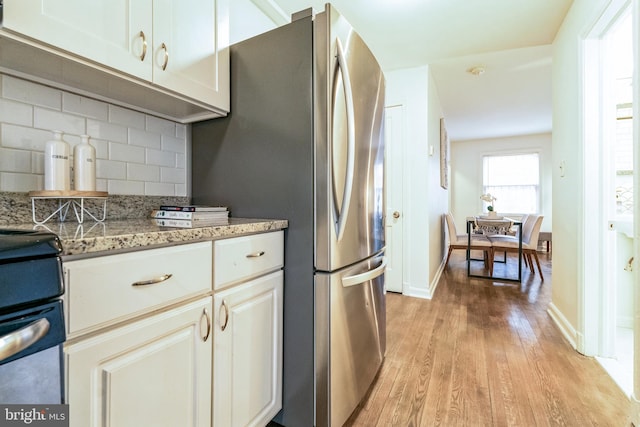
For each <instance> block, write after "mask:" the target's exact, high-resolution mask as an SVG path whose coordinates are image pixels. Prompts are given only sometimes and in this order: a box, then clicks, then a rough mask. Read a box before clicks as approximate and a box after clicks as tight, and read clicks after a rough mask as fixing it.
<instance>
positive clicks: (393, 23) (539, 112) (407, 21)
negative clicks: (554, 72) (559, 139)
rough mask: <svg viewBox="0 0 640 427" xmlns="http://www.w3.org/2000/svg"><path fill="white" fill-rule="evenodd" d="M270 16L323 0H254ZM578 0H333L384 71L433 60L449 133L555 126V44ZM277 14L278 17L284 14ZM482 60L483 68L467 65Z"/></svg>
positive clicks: (457, 136) (471, 135)
mask: <svg viewBox="0 0 640 427" xmlns="http://www.w3.org/2000/svg"><path fill="white" fill-rule="evenodd" d="M253 1H254V3H256V4H257V5H258V6H259V7H261V5H262V7H261V8H262V9H263V10H264V11H267V10H268V11H269V13H270V16H271V18H272V19H274V20H276V22H278V23H283V22H284V19H286V18H283V17H288V16H290V15H291V13H293V12H297V11H300V10H302V9H306V8H308V7H313V8H314V10H315V11H321V10H323V8H324V3H325V1H322V0H253ZM572 1H573V0H482V1H480V0H472V1H470V0H333V1H332V5H333V6H334V7H335V8H336V9H337V10H338V11H340V13H341V14H343V15H344V16H345V17H346V18H347V19H348V20H349V22H350V23H351V25H353V27H354V28H355V29H356V31H358V33H360V35H361V36H362V38H363V39H364V40H365V42H366V43H367V44H368V45H369V48H370V49H371V50H372V51H373V53H374V54H375V55H376V57H377V58H378V61H379V62H380V64H381V66H382V68H383V69H384V70H385V72H388V71H391V70H395V69H400V68H409V67H416V66H422V65H426V64H429V65H430V69H431V70H432V73H433V77H434V80H435V82H436V86H437V90H438V95H439V98H440V103H441V105H442V110H443V115H444V117H445V121H446V123H447V131H448V134H449V137H450V139H451V140H454V141H456V140H473V139H484V138H496V137H505V136H514V135H524V134H533V133H544V132H550V131H551V46H550V44H551V43H552V42H553V39H554V38H555V35H556V33H557V31H558V28H559V27H560V24H561V23H562V21H563V19H564V17H565V15H566V14H567V12H568V10H569V8H570V6H571V3H572ZM278 19H279V20H280V21H278ZM478 65H481V66H483V67H484V73H482V74H480V75H472V74H470V73H468V72H467V70H468V69H470V68H472V67H474V66H478Z"/></svg>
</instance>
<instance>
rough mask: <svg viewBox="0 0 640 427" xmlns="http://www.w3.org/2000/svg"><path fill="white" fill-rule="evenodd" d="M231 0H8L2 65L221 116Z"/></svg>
mask: <svg viewBox="0 0 640 427" xmlns="http://www.w3.org/2000/svg"><path fill="white" fill-rule="evenodd" d="M228 1H229V0H136V1H131V0H108V1H107V0H92V1H87V0H65V1H61V0H4V17H3V21H2V28H1V29H0V52H2V53H1V54H0V61H1V63H0V66H1V67H0V68H1V69H0V71H3V72H8V73H10V74H11V72H12V70H13V71H14V72H15V74H16V75H18V77H26V78H29V76H33V77H35V79H36V81H42V80H44V83H54V85H55V84H56V83H57V84H58V85H60V86H61V87H63V88H64V89H67V90H72V91H73V90H74V89H76V90H77V91H79V92H80V93H81V94H84V95H89V96H91V95H92V94H93V95H96V97H97V98H99V99H102V98H104V99H105V100H107V101H113V102H115V103H117V104H121V105H123V106H126V107H131V108H135V109H139V110H141V111H144V112H150V113H154V112H156V113H159V114H158V115H160V116H163V117H166V118H169V119H174V120H176V121H181V122H189V121H195V120H199V119H203V118H208V117H215V116H222V115H225V114H226V113H227V112H228V111H229V48H228V38H229V36H228V31H229V28H228V27H229V26H228V20H229V16H228V9H229V7H228ZM16 43H18V45H16ZM25 49H27V50H25ZM13 52H15V53H13ZM27 56H28V57H30V58H31V59H34V57H35V59H36V60H35V61H33V60H31V61H27V60H26V59H25V58H24V57H27ZM37 57H40V58H39V59H38V58H37ZM56 59H61V61H56ZM39 63H41V64H43V65H41V66H40V67H39V66H38V64H39ZM47 63H48V64H49V65H48V66H45V65H44V64H47ZM51 64H55V65H54V66H53V67H52V66H51ZM58 68H59V69H60V71H59V72H58V73H57V74H56V69H58ZM24 74H27V75H26V76H25V75H24ZM207 113H209V114H207Z"/></svg>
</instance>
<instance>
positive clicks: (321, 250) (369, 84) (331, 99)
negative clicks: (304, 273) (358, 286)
mask: <svg viewBox="0 0 640 427" xmlns="http://www.w3.org/2000/svg"><path fill="white" fill-rule="evenodd" d="M314 31H315V32H316V34H315V37H314V43H315V76H316V78H315V80H314V94H315V96H314V102H315V108H314V118H315V129H314V132H315V141H316V157H315V169H316V170H315V176H316V179H315V185H316V237H317V249H316V268H317V269H318V270H322V271H334V270H336V269H338V268H340V267H343V266H347V265H351V264H353V263H355V262H357V261H358V260H361V259H365V258H367V257H369V256H371V255H372V254H375V253H377V252H378V251H380V250H381V249H382V248H383V247H384V228H383V212H384V192H383V182H384V176H383V165H384V140H383V135H384V132H383V129H382V127H383V113H384V90H385V84H384V76H383V74H382V70H381V69H380V66H379V65H378V63H377V61H376V59H375V57H374V56H373V54H372V53H371V51H370V50H369V49H368V47H367V46H366V45H365V43H364V42H363V41H362V39H361V38H360V37H359V36H358V34H357V33H355V32H354V31H353V29H352V28H351V26H350V25H349V24H348V22H347V21H346V20H345V19H344V18H343V17H342V16H340V15H339V14H338V13H337V12H336V11H335V10H334V9H333V8H332V7H331V6H330V5H327V6H326V9H325V11H324V12H323V13H321V14H318V15H317V16H316V22H315V26H314Z"/></svg>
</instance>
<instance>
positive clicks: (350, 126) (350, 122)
mask: <svg viewBox="0 0 640 427" xmlns="http://www.w3.org/2000/svg"><path fill="white" fill-rule="evenodd" d="M336 48H337V54H336V61H335V69H334V81H333V88H332V95H333V96H332V104H333V105H332V112H333V111H335V104H336V88H337V87H338V85H337V84H336V83H337V82H336V79H337V78H338V74H340V75H341V76H342V83H343V84H344V96H345V104H346V114H347V165H346V167H347V170H346V179H345V183H344V192H343V193H342V202H341V203H340V204H339V206H340V210H339V211H338V200H337V194H336V193H337V192H336V187H335V177H334V179H333V185H332V187H333V208H334V214H335V217H336V219H337V221H336V236H337V239H338V240H341V239H342V236H343V235H344V230H345V227H346V224H347V217H348V216H349V206H350V205H351V193H352V190H353V177H354V169H355V146H356V133H355V126H354V124H355V116H354V112H353V91H352V89H351V78H350V77H349V68H348V66H347V61H346V58H345V55H344V50H343V48H342V42H341V41H340V39H336ZM332 114H333V113H332ZM332 123H333V120H332ZM332 127H333V124H332ZM332 170H333V168H332ZM334 174H335V171H334Z"/></svg>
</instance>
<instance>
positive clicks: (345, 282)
mask: <svg viewBox="0 0 640 427" xmlns="http://www.w3.org/2000/svg"><path fill="white" fill-rule="evenodd" d="M386 268H387V258H385V257H383V258H382V262H381V263H380V265H379V266H377V267H376V268H374V269H373V270H369V271H366V272H364V273H360V274H355V275H353V276H346V277H343V278H342V287H344V288H346V287H348V286H355V285H359V284H361V283H364V282H367V281H369V280H373V279H375V278H376V277H378V276H381V275H383V274H384V272H385V270H386Z"/></svg>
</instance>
